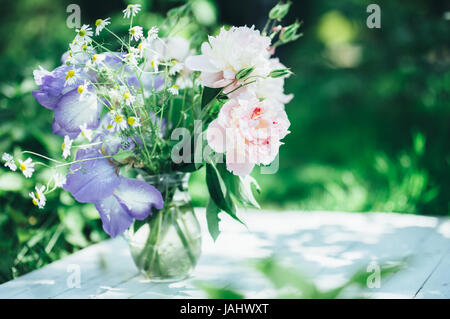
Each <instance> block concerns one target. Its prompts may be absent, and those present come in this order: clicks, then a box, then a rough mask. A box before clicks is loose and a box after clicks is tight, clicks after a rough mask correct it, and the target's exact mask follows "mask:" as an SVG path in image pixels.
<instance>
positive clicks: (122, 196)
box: [114, 177, 164, 220]
mask: <svg viewBox="0 0 450 319" xmlns="http://www.w3.org/2000/svg"><path fill="white" fill-rule="evenodd" d="M114 195H115V196H116V197H117V199H118V200H119V202H120V203H121V204H122V206H123V207H124V208H125V209H126V210H127V211H128V213H129V214H130V215H131V216H132V217H134V218H136V219H139V220H143V219H145V218H146V217H147V216H148V215H150V213H151V209H152V207H155V208H156V209H161V208H163V206H164V201H163V198H162V195H161V193H160V192H159V191H158V190H157V189H156V188H155V187H153V186H152V185H150V184H148V183H146V182H144V181H141V180H138V179H132V178H126V177H121V178H120V183H119V185H118V186H117V187H116V189H115V190H114Z"/></svg>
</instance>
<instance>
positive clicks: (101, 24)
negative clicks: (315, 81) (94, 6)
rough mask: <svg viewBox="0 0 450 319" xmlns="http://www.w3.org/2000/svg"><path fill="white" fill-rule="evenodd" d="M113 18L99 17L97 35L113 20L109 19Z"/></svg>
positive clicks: (96, 25)
mask: <svg viewBox="0 0 450 319" xmlns="http://www.w3.org/2000/svg"><path fill="white" fill-rule="evenodd" d="M110 19H111V18H106V19H105V20H103V19H97V20H96V21H95V35H99V34H100V32H102V30H103V29H104V28H105V27H106V26H107V25H108V24H110V23H111V22H110V21H109V20H110Z"/></svg>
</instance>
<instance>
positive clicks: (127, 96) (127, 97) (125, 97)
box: [123, 92, 131, 100]
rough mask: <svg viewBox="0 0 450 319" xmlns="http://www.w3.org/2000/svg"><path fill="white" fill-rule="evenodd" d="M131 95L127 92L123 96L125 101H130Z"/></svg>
mask: <svg viewBox="0 0 450 319" xmlns="http://www.w3.org/2000/svg"><path fill="white" fill-rule="evenodd" d="M130 96H131V95H130V93H129V92H126V93H124V94H123V98H124V99H125V100H128V99H129V98H130Z"/></svg>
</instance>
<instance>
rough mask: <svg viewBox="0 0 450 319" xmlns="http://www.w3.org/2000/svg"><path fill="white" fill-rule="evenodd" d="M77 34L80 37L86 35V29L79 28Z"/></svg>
mask: <svg viewBox="0 0 450 319" xmlns="http://www.w3.org/2000/svg"><path fill="white" fill-rule="evenodd" d="M78 35H79V36H80V37H84V36H85V35H86V30H84V29H81V30H80V31H79V32H78Z"/></svg>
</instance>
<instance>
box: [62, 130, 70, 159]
mask: <svg viewBox="0 0 450 319" xmlns="http://www.w3.org/2000/svg"><path fill="white" fill-rule="evenodd" d="M72 143H73V141H72V140H71V139H70V137H69V136H67V135H66V136H64V142H63V143H62V145H61V150H62V152H63V157H64V159H66V158H67V157H69V155H70V148H71V147H72Z"/></svg>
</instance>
